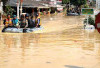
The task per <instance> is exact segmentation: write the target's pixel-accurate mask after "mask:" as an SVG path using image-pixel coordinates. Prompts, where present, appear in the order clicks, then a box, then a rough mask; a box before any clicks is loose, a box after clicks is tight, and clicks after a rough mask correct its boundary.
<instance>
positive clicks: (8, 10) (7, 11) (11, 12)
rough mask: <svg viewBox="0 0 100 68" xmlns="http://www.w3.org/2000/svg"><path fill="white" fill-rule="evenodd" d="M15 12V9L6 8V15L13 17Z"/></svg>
mask: <svg viewBox="0 0 100 68" xmlns="http://www.w3.org/2000/svg"><path fill="white" fill-rule="evenodd" d="M13 12H15V10H14V9H13V8H11V6H6V8H5V13H6V14H7V15H8V14H10V15H11V16H12V15H13Z"/></svg>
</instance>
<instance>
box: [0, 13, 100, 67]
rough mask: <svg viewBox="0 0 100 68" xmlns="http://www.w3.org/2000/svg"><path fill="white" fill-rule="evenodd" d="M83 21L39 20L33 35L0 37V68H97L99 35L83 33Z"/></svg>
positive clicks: (62, 17)
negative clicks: (39, 28) (39, 26)
mask: <svg viewBox="0 0 100 68" xmlns="http://www.w3.org/2000/svg"><path fill="white" fill-rule="evenodd" d="M83 19H84V17H82V16H77V17H67V16H63V15H62V14H58V15H52V16H44V17H42V22H43V24H42V25H43V27H44V29H43V30H41V31H36V32H34V33H26V34H11V33H0V68H100V35H99V33H98V32H97V31H96V30H95V31H94V32H89V37H88V31H85V30H84V29H83V24H82V21H83Z"/></svg>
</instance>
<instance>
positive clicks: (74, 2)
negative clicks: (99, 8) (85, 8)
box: [70, 0, 87, 7]
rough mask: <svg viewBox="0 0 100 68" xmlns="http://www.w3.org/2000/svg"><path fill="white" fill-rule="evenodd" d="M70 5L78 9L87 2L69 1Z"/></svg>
mask: <svg viewBox="0 0 100 68" xmlns="http://www.w3.org/2000/svg"><path fill="white" fill-rule="evenodd" d="M70 2H71V4H73V5H75V6H78V7H80V6H81V5H84V4H86V2H87V0H70Z"/></svg>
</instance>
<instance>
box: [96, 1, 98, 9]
mask: <svg viewBox="0 0 100 68" xmlns="http://www.w3.org/2000/svg"><path fill="white" fill-rule="evenodd" d="M96 9H98V0H96Z"/></svg>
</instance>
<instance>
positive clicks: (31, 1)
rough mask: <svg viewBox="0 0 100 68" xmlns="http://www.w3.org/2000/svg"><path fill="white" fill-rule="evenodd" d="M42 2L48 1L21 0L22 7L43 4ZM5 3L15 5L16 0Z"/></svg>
mask: <svg viewBox="0 0 100 68" xmlns="http://www.w3.org/2000/svg"><path fill="white" fill-rule="evenodd" d="M43 3H46V4H47V3H48V1H34V0H23V4H22V5H23V7H37V6H43ZM6 5H10V6H14V7H16V6H17V0H9V1H8V2H7V3H6Z"/></svg>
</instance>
